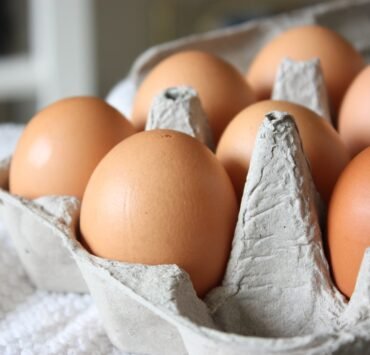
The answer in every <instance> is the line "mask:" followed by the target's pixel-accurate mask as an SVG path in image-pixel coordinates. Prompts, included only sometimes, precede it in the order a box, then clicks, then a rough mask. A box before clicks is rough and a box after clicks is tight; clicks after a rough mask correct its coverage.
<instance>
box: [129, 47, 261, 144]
mask: <svg viewBox="0 0 370 355" xmlns="http://www.w3.org/2000/svg"><path fill="white" fill-rule="evenodd" d="M180 85H187V86H191V87H193V88H194V89H195V90H196V91H197V92H198V94H199V97H200V100H201V102H202V106H203V109H204V111H205V113H206V115H207V117H208V119H209V123H210V126H211V129H212V132H213V137H214V139H215V141H216V142H217V141H218V139H219V137H220V135H221V133H222V131H223V130H224V128H225V127H226V125H227V124H228V123H229V121H230V120H231V119H232V118H233V117H234V116H235V115H236V114H237V113H238V112H239V111H241V110H242V109H243V108H244V107H246V106H248V105H249V104H251V103H252V102H254V101H255V96H254V93H253V92H252V90H251V88H250V87H249V85H248V84H247V83H246V82H245V80H244V78H243V76H242V74H241V73H239V72H238V71H237V70H236V69H235V68H234V67H233V66H232V65H231V64H229V63H227V62H226V61H224V60H222V59H221V58H218V57H216V56H214V55H212V54H210V53H207V52H201V51H183V52H179V53H176V54H173V55H171V56H169V57H167V58H165V59H164V60H163V61H161V62H160V63H159V64H158V65H157V66H156V67H154V69H153V70H152V71H151V72H150V73H149V74H148V76H147V77H146V78H145V79H144V81H143V83H142V84H141V86H140V87H139V90H138V92H137V94H136V97H135V100H134V107H133V114H132V122H133V123H134V125H135V126H136V127H137V128H138V129H140V130H142V129H144V126H145V122H146V119H147V116H148V111H149V108H150V106H151V104H152V101H153V99H154V97H155V95H157V94H159V93H160V92H161V91H163V90H164V89H167V88H169V87H173V86H180Z"/></svg>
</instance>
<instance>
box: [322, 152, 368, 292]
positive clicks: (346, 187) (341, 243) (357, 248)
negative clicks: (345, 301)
mask: <svg viewBox="0 0 370 355" xmlns="http://www.w3.org/2000/svg"><path fill="white" fill-rule="evenodd" d="M369 206H370V148H366V149H365V150H363V151H362V152H361V153H360V154H358V155H357V156H356V157H355V158H354V159H353V160H352V161H351V162H350V163H349V164H348V166H347V167H346V168H345V169H344V171H343V173H342V174H341V175H340V178H339V179H338V182H337V184H336V185H335V189H334V191H333V196H332V198H331V201H330V205H329V211H328V224H327V226H328V227H327V228H328V235H327V238H328V249H329V255H330V264H331V268H332V274H333V277H334V281H335V283H336V285H337V286H338V288H339V289H340V290H341V292H342V293H343V294H345V295H346V296H347V297H351V295H352V293H353V290H354V287H355V283H356V279H357V275H358V272H359V269H360V265H361V262H362V258H363V255H364V252H365V250H366V248H368V247H370V218H369V216H370V214H369V210H370V209H369Z"/></svg>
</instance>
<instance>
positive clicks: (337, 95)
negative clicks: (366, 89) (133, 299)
mask: <svg viewBox="0 0 370 355" xmlns="http://www.w3.org/2000/svg"><path fill="white" fill-rule="evenodd" d="M284 58H290V59H294V60H309V59H312V58H319V59H320V62H321V66H322V70H323V74H324V80H325V83H326V86H327V90H328V94H329V99H330V106H331V108H332V113H333V114H334V115H335V114H336V113H337V111H338V109H339V105H340V103H341V101H342V98H343V95H344V93H345V91H346V89H347V87H348V86H349V84H350V83H351V81H352V80H353V78H354V77H355V76H356V75H357V74H358V73H359V72H360V71H361V69H362V68H363V67H364V66H365V62H364V59H363V58H362V56H361V55H360V53H358V52H357V51H356V50H355V48H353V47H352V45H351V44H350V43H349V42H347V40H345V39H344V38H343V37H342V36H340V35H339V34H337V33H336V32H334V31H332V30H330V29H328V28H325V27H322V26H319V25H307V26H300V27H294V28H292V29H289V30H287V31H286V32H283V33H281V34H280V35H278V36H277V37H275V38H274V39H273V40H272V41H271V42H269V43H268V44H267V45H266V46H265V47H263V48H262V50H261V51H260V52H259V53H258V54H257V56H256V57H255V59H254V60H253V62H252V64H251V66H250V67H249V69H248V73H247V80H248V82H249V83H250V85H251V86H252V89H253V90H254V91H255V93H256V95H257V97H258V99H259V100H262V99H268V98H270V95H271V91H272V87H273V84H274V80H275V76H276V72H277V69H278V66H279V65H280V63H281V61H282V60H283V59H284Z"/></svg>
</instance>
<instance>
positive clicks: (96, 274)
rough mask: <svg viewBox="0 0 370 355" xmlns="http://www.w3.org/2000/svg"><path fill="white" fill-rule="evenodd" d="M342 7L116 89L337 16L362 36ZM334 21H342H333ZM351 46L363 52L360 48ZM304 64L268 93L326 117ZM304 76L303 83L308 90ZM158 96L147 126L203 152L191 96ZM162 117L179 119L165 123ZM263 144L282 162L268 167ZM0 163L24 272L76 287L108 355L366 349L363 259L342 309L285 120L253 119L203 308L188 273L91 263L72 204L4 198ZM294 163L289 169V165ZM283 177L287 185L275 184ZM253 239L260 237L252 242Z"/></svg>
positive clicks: (141, 63) (223, 43) (242, 35)
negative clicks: (185, 137)
mask: <svg viewBox="0 0 370 355" xmlns="http://www.w3.org/2000/svg"><path fill="white" fill-rule="evenodd" d="M347 7H348V1H341V2H337V3H336V4H335V5H333V6H332V7H330V6H329V5H327V6H321V7H320V6H318V7H314V8H312V9H309V10H305V11H306V12H297V13H295V15H294V14H293V15H291V16H290V17H289V16H288V17H285V16H280V17H278V18H276V19H274V20H273V21H272V20H266V21H265V22H264V21H261V22H258V23H254V24H253V23H252V24H251V25H247V26H244V27H243V26H242V27H241V28H239V29H237V30H231V31H230V30H225V31H219V32H216V33H213V34H210V35H204V36H203V37H201V38H196V37H193V38H191V39H187V40H180V41H178V42H175V43H172V44H169V45H164V46H160V47H159V48H158V49H156V50H152V51H149V52H147V53H146V54H144V56H143V57H141V58H140V59H139V60H138V61H137V62H136V65H135V66H134V69H133V73H136V74H135V75H136V76H135V75H133V74H131V77H130V79H129V80H128V81H125V82H124V83H123V86H124V88H123V89H124V90H123V91H125V90H126V92H127V85H128V83H129V86H130V90H131V92H132V91H134V90H135V88H136V85H137V84H138V82H139V81H140V78H141V77H142V76H143V75H144V74H145V72H146V71H147V70H148V69H150V68H151V67H152V66H153V65H154V64H156V62H157V61H158V60H160V59H161V58H162V57H163V56H165V55H168V54H169V53H170V52H172V51H175V50H179V49H182V48H186V47H189V46H190V47H192V48H194V46H197V47H198V48H201V49H208V50H210V49H213V51H215V48H216V47H219V48H220V49H219V50H220V51H222V53H224V55H223V56H224V57H225V58H226V59H234V60H230V61H231V62H234V64H235V62H237V61H238V59H237V58H239V59H241V55H242V54H243V53H242V51H241V50H239V49H235V48H240V47H237V45H238V43H239V42H240V43H241V42H242V41H243V40H246V41H247V44H248V43H250V42H251V41H252V42H253V41H254V43H255V45H254V46H252V50H251V52H253V51H256V50H258V48H257V47H258V44H259V45H262V44H263V43H264V42H265V41H266V40H267V39H268V38H269V37H270V36H271V35H273V34H274V33H276V28H277V29H278V30H282V29H284V28H286V27H289V26H292V25H294V24H297V23H311V22H319V21H315V20H317V19H322V18H324V19H325V20H326V21H329V22H330V16H328V14H333V17H337V16H338V14H340V13H343V12H344V11H346V12H347V13H348V12H349V13H350V14H352V15H356V16H355V17H356V20H355V22H356V25H357V26H359V27H361V26H362V27H361V28H362V30H363V29H364V28H367V27H366V26H368V24H367V23H365V24H363V25H361V23H362V22H361V16H360V15H361V14H362V13H366V9H367V10H369V9H370V7H369V2H368V1H354V2H353V6H352V7H350V8H349V9H348V8H347ZM297 14H301V15H302V14H306V16H305V17H302V18H300V17H299V16H298V15H297ZM334 15H335V16H334ZM357 20H358V21H357ZM269 21H270V22H269ZM274 21H275V22H276V28H275V27H274V28H273V27H272V25H273V24H274ZM338 21H339V22H340V21H344V20H343V19H341V16H339V18H338ZM344 22H345V21H344ZM344 22H341V23H342V26H343V28H346V26H345V25H343V23H344ZM367 33H369V31H367ZM351 35H353V34H350V36H351ZM354 37H356V36H354ZM253 38H254V40H252V39H253ZM358 38H360V37H358ZM231 43H233V46H235V48H234V52H233V48H232V47H233V46H232V45H231ZM364 43H365V42H364ZM355 44H357V48H360V49H361V48H362V49H365V50H367V48H368V47H366V45H363V42H361V40H359V41H357V42H355ZM229 45H230V46H229ZM362 45H363V46H362ZM361 46H362V47H361ZM245 47H246V45H244V47H242V48H244V49H245ZM217 54H220V53H217ZM234 54H235V55H234ZM253 54H254V53H253ZM244 62H245V61H244ZM240 63H241V62H240ZM312 63H313V64H309V63H292V62H291V63H290V64H289V60H287V61H286V62H285V64H282V66H281V68H280V71H279V74H278V78H280V79H277V82H276V84H275V88H274V93H273V95H274V98H280V99H287V100H291V101H295V102H298V103H302V104H305V105H306V106H309V107H310V108H311V109H314V110H315V111H316V112H321V114H322V115H324V116H325V117H326V118H327V119H329V118H330V117H329V115H328V110H327V107H328V106H327V101H326V99H325V92H324V91H322V90H321V89H320V88H321V87H322V86H321V85H322V78H321V76H320V70H319V66H318V63H316V64H315V62H312ZM300 73H301V75H300ZM308 77H311V78H313V79H314V85H313V86H310V83H311V85H312V81H311V80H307V78H308ZM283 78H284V79H283ZM297 78H300V80H297ZM304 81H305V82H304ZM290 83H292V88H293V90H290V87H291V84H290ZM320 83H321V84H320ZM279 85H280V87H279ZM307 85H308V86H307ZM298 88H299V89H298ZM302 88H303V89H305V90H301V89H302ZM317 88H319V89H318V90H317ZM284 90H285V91H284ZM115 93H116V94H117V89H116V90H115ZM116 94H115V95H116ZM113 96H114V95H113ZM113 96H112V95H110V97H113ZM162 96H163V97H162V99H160V98H158V99H157V104H155V105H154V106H153V108H152V110H151V114H150V115H151V118H150V119H149V122H148V126H147V128H148V129H149V128H155V127H162V128H175V129H178V130H182V131H184V132H186V133H188V134H190V135H193V136H196V137H197V138H198V139H200V140H202V141H203V142H205V143H207V144H208V145H209V146H211V147H212V138H211V136H210V134H209V129H208V127H207V121H206V120H204V117H205V116H204V113H203V112H202V110H201V105H200V102H199V99H198V98H197V97H196V94H195V93H194V91H192V90H188V89H185V88H180V89H175V90H172V91H171V92H167V93H164V94H163V95H162ZM116 97H117V96H116ZM168 99H169V101H168ZM174 107H176V110H174V109H173V108H174ZM166 110H169V111H168V112H177V113H178V112H183V113H182V114H178V116H179V117H178V119H177V120H176V122H173V120H172V121H171V120H169V118H170V117H171V115H170V114H165V112H166ZM181 110H182V111H181ZM325 112H326V114H325ZM161 117H163V118H162V119H161ZM164 117H167V118H166V119H164ZM181 117H182V118H181ZM195 117H196V118H195ZM179 118H180V121H181V122H182V123H181V124H180V126H179V123H178V121H179ZM171 125H172V127H171ZM272 146H274V151H280V152H281V153H279V154H278V156H277V157H275V158H274V159H273V160H272V159H271V147H272ZM256 157H257V158H256ZM9 162H10V159H8V160H6V161H2V162H0V186H1V187H2V188H3V189H2V190H0V212H1V213H2V215H3V219H4V221H5V223H6V225H7V227H8V229H9V231H10V234H11V235H12V237H13V240H14V244H15V246H16V248H17V251H18V254H19V255H20V258H21V261H22V263H23V265H24V266H25V269H26V271H27V273H28V274H29V276H30V277H31V279H32V280H33V282H34V283H35V284H36V286H38V287H39V288H43V289H49V290H59V291H77V292H84V291H86V290H87V288H86V283H87V285H88V286H89V289H90V292H91V293H92V296H93V297H94V299H95V301H96V304H97V306H98V309H99V311H100V314H101V318H102V320H103V323H104V326H105V328H106V330H107V333H108V335H109V337H110V339H111V340H112V342H113V343H114V344H115V345H116V346H117V347H118V348H120V349H123V350H127V351H134V352H138V353H150V354H174V353H176V354H181V353H184V354H186V353H189V354H241V353H248V354H249V353H250V354H253V353H255V354H260V353H266V354H268V353H271V354H272V353H273V354H278V353H284V354H288V353H291V354H310V353H311V354H322V353H334V352H335V353H351V354H352V353H358V354H362V353H366V351H367V350H366V349H367V348H368V347H369V345H370V343H369V334H370V321H369V317H370V315H369V299H370V286H369V280H370V277H369V276H370V275H369V272H370V266H369V262H370V255H369V251H367V252H366V254H365V256H364V260H363V263H362V266H361V270H360V273H359V277H358V280H357V285H356V289H355V292H354V294H353V296H352V298H351V301H350V302H349V303H347V302H346V300H345V299H344V298H343V297H342V296H341V295H340V293H339V292H338V291H337V290H336V288H335V287H334V286H333V284H332V282H331V281H330V276H329V273H328V267H327V264H326V261H325V257H324V255H323V251H322V245H321V235H320V228H319V223H318V220H319V217H320V215H321V212H320V211H321V207H320V206H321V204H320V200H319V199H318V197H317V193H316V190H315V188H314V186H313V184H312V179H311V176H310V172H309V169H308V166H307V163H306V161H305V158H304V155H303V152H302V149H301V144H300V141H299V135H298V134H297V131H296V127H295V125H294V123H293V122H292V121H291V119H290V117H289V115H287V114H284V113H277V112H276V113H272V114H270V115H268V117H266V119H265V121H264V124H263V126H262V128H261V131H260V132H259V137H258V139H257V142H256V148H255V151H254V153H253V157H252V162H251V166H250V170H249V178H248V181H247V185H246V189H245V192H244V196H243V201H242V205H241V210H240V215H239V220H238V225H237V229H236V233H235V238H234V243H233V248H232V253H231V257H230V260H229V264H228V269H227V272H226V274H225V278H224V281H223V284H222V286H221V287H219V288H217V289H215V290H213V291H212V292H211V293H210V294H209V295H207V297H206V299H205V300H204V301H202V300H200V299H198V298H197V297H196V294H195V292H194V290H193V288H192V285H191V281H190V279H189V277H188V275H187V274H186V273H185V272H184V271H183V270H181V269H180V268H178V267H176V266H175V265H162V266H144V265H130V264H126V263H120V262H115V261H110V260H104V259H101V258H98V257H95V256H93V255H90V254H89V253H88V252H87V251H86V250H84V249H83V248H82V247H81V245H80V244H79V243H78V241H77V240H76V233H75V230H76V228H75V227H76V223H77V220H78V215H79V202H78V201H77V200H76V199H73V198H67V197H57V196H54V197H52V196H48V197H42V198H40V199H37V200H34V201H28V200H25V199H22V198H19V197H16V196H12V195H11V194H9V193H8V192H7V189H6V188H7V178H8V170H9ZM294 162H299V163H298V164H297V165H296V166H295V165H294ZM267 167H270V168H271V170H270V172H269V173H267V171H269V169H267ZM261 172H263V175H262V173H261ZM276 172H278V174H276ZM274 174H275V177H274ZM284 174H286V175H284ZM261 176H263V179H261ZM283 176H289V177H287V178H286V181H285V180H284V179H283ZM274 179H275V180H274ZM267 196H270V197H271V196H273V197H271V198H269V200H271V201H272V202H273V204H272V205H271V201H270V202H269V201H268V200H266V197H267ZM284 197H285V199H284ZM273 199H275V202H276V201H279V203H274V201H273ZM269 203H270V205H269ZM294 206H295V207H294ZM277 211H280V212H277ZM279 213H280V214H279ZM257 222H258V223H257ZM262 232H263V234H262V235H267V236H268V237H267V238H264V239H263V240H261V238H256V236H260V235H261V233H262ZM246 245H248V250H245V248H244V246H246ZM275 250H276V253H275ZM260 252H262V253H260ZM248 253H249V254H248ZM71 255H72V256H73V258H71ZM75 260H76V261H77V264H76V262H75ZM261 260H262V261H261ZM45 270H46V272H45ZM80 270H81V272H82V275H83V277H81V273H80ZM295 270H296V274H295V273H294V271H295ZM46 274H47V275H46Z"/></svg>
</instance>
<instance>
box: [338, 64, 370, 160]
mask: <svg viewBox="0 0 370 355" xmlns="http://www.w3.org/2000/svg"><path fill="white" fill-rule="evenodd" d="M338 131H339V134H340V136H341V137H342V139H343V141H344V143H345V144H346V145H347V147H348V150H349V152H350V153H351V156H355V155H356V154H358V153H359V152H360V151H361V150H363V149H365V148H366V147H368V146H370V65H368V66H367V67H366V68H364V69H363V70H362V71H361V72H360V74H358V76H357V77H356V78H355V80H354V81H353V82H352V84H351V85H350V87H349V88H348V90H347V92H346V94H345V96H344V99H343V102H342V105H341V108H340V111H339V120H338Z"/></svg>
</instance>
